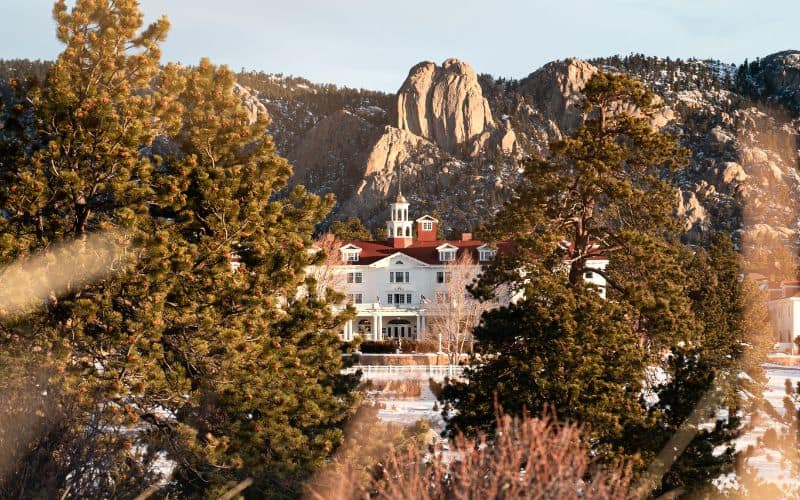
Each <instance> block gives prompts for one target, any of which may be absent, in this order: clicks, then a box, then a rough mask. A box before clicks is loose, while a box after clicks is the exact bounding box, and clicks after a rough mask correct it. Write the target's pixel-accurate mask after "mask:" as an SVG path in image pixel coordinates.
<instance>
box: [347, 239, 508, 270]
mask: <svg viewBox="0 0 800 500" xmlns="http://www.w3.org/2000/svg"><path fill="white" fill-rule="evenodd" d="M343 244H344V245H355V246H357V247H359V248H361V253H360V254H359V255H358V262H347V264H353V265H366V264H372V263H374V262H377V261H379V260H381V259H384V258H386V257H388V256H390V255H393V254H395V253H402V254H404V255H408V256H409V257H413V258H415V259H417V260H420V261H422V262H425V263H426V264H445V261H440V260H439V251H438V250H436V247H438V246H441V245H444V244H448V245H452V246H454V247H456V248H458V251H457V252H456V258H459V257H461V256H462V255H464V253H465V252H469V253H470V254H471V255H472V258H473V259H474V260H475V262H476V263H477V262H478V258H479V255H478V247H480V246H481V245H483V244H484V242H483V241H480V240H469V241H461V240H455V241H451V240H436V241H414V243H412V244H411V246H408V247H406V248H394V247H392V246H391V245H389V244H388V243H387V242H385V241H354V240H350V241H344V242H343ZM502 245H503V244H502V243H501V244H500V246H502Z"/></svg>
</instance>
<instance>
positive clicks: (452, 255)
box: [439, 250, 456, 262]
mask: <svg viewBox="0 0 800 500" xmlns="http://www.w3.org/2000/svg"><path fill="white" fill-rule="evenodd" d="M439 260H441V261H442V262H446V261H450V260H456V251H455V250H439Z"/></svg>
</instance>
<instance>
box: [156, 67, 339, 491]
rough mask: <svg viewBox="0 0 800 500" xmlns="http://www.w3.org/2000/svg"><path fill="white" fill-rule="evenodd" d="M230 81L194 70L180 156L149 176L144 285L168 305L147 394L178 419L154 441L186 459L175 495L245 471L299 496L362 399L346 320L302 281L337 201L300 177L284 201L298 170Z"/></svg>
mask: <svg viewBox="0 0 800 500" xmlns="http://www.w3.org/2000/svg"><path fill="white" fill-rule="evenodd" d="M234 83H235V81H234V77H233V74H232V73H231V72H230V71H229V70H228V69H227V68H224V67H223V68H215V67H214V66H212V65H211V64H210V63H209V62H208V61H202V62H201V63H200V65H199V66H198V67H197V68H196V69H193V70H190V71H189V72H188V74H187V76H186V88H185V90H184V91H183V93H182V94H181V95H180V97H179V99H178V100H179V102H180V104H181V105H182V106H183V108H184V109H185V110H186V118H185V120H184V123H183V125H182V127H181V129H180V131H179V132H178V133H177V134H176V135H175V142H176V145H177V147H178V149H179V150H180V152H181V154H180V155H177V156H172V157H169V158H168V159H166V161H165V164H164V169H163V171H162V172H161V173H160V175H159V176H158V178H157V179H156V180H155V181H154V183H155V185H156V186H157V189H158V191H159V193H160V195H161V200H160V206H159V214H158V215H159V218H158V220H159V227H158V229H157V234H158V235H160V236H161V237H162V238H163V239H164V240H165V241H166V246H167V248H168V253H167V255H166V256H165V257H164V258H155V259H153V260H152V264H151V265H152V267H153V270H152V271H151V273H154V274H156V275H158V276H159V280H158V282H156V283H154V284H153V287H152V288H151V289H150V291H149V293H148V294H149V295H150V296H152V297H153V299H152V300H151V302H152V306H153V309H154V310H156V308H157V307H158V304H159V303H163V304H165V306H164V307H163V308H162V309H161V310H158V313H159V317H161V318H163V323H164V326H163V329H162V330H161V333H160V336H159V337H153V338H151V339H150V343H151V344H150V345H151V346H152V347H149V348H148V350H149V351H151V354H149V356H155V357H156V359H158V362H159V364H160V365H162V366H164V367H168V368H167V369H166V370H165V372H164V375H165V380H164V382H163V384H162V385H161V386H156V387H153V388H152V389H151V390H152V391H153V395H152V396H151V397H152V398H153V399H154V400H160V399H161V398H171V399H172V401H173V404H175V408H176V415H177V421H178V423H177V426H174V427H173V426H171V425H170V422H169V419H165V420H164V421H160V422H158V423H157V428H158V429H159V430H161V431H162V432H159V433H158V435H157V436H155V437H156V438H157V440H158V441H159V442H160V443H161V444H162V445H163V446H164V447H165V448H166V449H167V450H168V451H169V453H170V455H171V456H172V457H173V458H174V459H175V460H176V462H177V463H178V468H177V470H176V473H175V480H176V482H175V484H174V488H175V491H176V493H180V494H182V495H187V494H190V495H195V494H198V495H199V494H202V495H211V496H213V495H215V494H220V493H221V492H222V491H224V490H225V489H226V488H228V487H230V486H231V485H233V484H236V482H238V481H241V480H243V479H245V478H247V477H250V478H252V479H253V480H254V484H253V486H252V487H251V488H250V489H249V490H248V492H249V493H250V494H252V495H255V496H258V497H264V496H275V497H291V496H296V495H297V494H298V492H299V488H300V484H301V482H302V480H303V479H304V478H306V477H307V476H308V475H309V474H310V473H311V472H312V471H313V470H314V469H315V468H316V467H317V466H319V465H320V464H321V462H322V460H323V459H324V458H325V457H326V456H328V455H329V454H330V453H331V452H332V451H333V450H334V449H335V448H336V447H337V446H338V444H339V443H340V441H341V439H342V434H341V427H342V426H343V424H344V422H345V420H346V419H347V418H348V416H349V415H350V414H351V412H352V411H353V404H354V400H353V397H352V395H351V390H352V388H353V384H352V383H350V381H349V379H347V378H345V377H342V376H341V375H340V374H339V372H340V371H341V368H342V361H341V348H340V341H339V338H338V331H339V330H340V329H341V326H342V321H343V318H342V317H336V316H334V314H333V312H332V310H331V309H330V307H329V305H328V303H329V300H330V299H332V298H333V295H330V294H328V295H322V296H320V295H318V294H317V287H316V286H315V284H314V283H313V282H312V281H308V280H306V277H305V271H306V269H307V268H308V266H309V265H311V264H314V263H316V260H315V259H316V257H313V256H312V254H311V253H310V252H309V249H310V246H311V244H312V240H311V235H312V233H313V230H314V227H315V225H316V224H318V223H319V222H320V221H321V220H322V219H323V218H324V217H325V216H326V215H327V213H328V211H329V210H330V209H331V207H332V206H333V199H332V198H331V197H330V196H329V197H326V198H319V197H317V196H314V195H310V194H307V193H306V192H305V191H304V190H303V189H302V187H298V188H296V189H294V190H293V191H292V192H291V193H290V194H289V195H288V196H287V197H286V198H280V199H278V198H275V194H276V193H278V192H280V191H282V190H283V189H284V188H285V186H286V184H287V181H288V179H289V177H290V175H291V167H290V166H289V164H288V163H287V162H286V160H284V159H283V158H280V157H279V156H278V155H277V154H276V153H275V147H274V145H273V143H272V140H271V139H270V138H269V137H268V136H265V135H264V130H265V128H266V125H267V123H266V118H265V117H263V116H262V117H261V118H260V119H259V121H257V122H256V123H254V124H248V117H247V113H246V112H245V110H244V109H243V107H242V106H241V104H240V103H239V102H238V101H237V97H236V96H235V95H234V94H233V86H234ZM234 254H235V255H236V256H238V257H239V267H238V268H237V269H236V272H234V273H232V272H231V256H232V255H234ZM154 418H156V417H154Z"/></svg>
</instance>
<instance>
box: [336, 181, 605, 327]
mask: <svg viewBox="0 0 800 500" xmlns="http://www.w3.org/2000/svg"><path fill="white" fill-rule="evenodd" d="M389 209H390V218H389V220H388V221H387V222H386V230H387V233H386V234H387V235H388V239H387V241H385V242H383V241H381V242H376V241H345V242H343V244H342V246H341V248H340V252H341V255H340V257H341V262H340V263H339V264H338V265H336V266H335V268H334V270H333V273H334V275H336V276H338V278H337V280H336V283H337V284H336V288H337V289H338V290H339V291H340V292H342V293H345V294H346V296H347V299H348V302H350V303H351V304H353V306H354V307H355V308H356V311H357V314H356V317H355V318H354V319H352V320H350V321H349V322H348V323H347V324H346V325H345V328H344V331H343V332H342V337H343V339H344V340H345V341H350V340H353V338H354V337H355V336H356V335H358V336H361V338H362V339H364V340H384V339H391V340H401V339H415V340H422V339H426V338H427V336H426V332H427V323H428V319H429V318H430V317H431V314H433V310H435V309H436V308H434V307H431V306H432V305H434V304H436V303H437V302H442V301H446V300H448V298H449V297H448V288H449V285H448V281H449V277H450V272H451V269H450V268H451V266H452V265H453V264H454V263H455V262H456V261H457V260H459V258H460V257H461V256H462V255H464V254H469V255H471V257H472V262H474V263H475V264H474V265H472V266H471V268H472V269H471V272H472V273H473V274H474V275H475V276H477V275H478V274H479V273H480V271H481V268H482V267H483V266H484V265H485V264H488V263H489V262H490V261H491V260H492V259H494V257H495V255H496V254H497V251H498V248H496V247H494V246H491V245H489V244H487V243H484V242H482V241H478V240H473V239H472V235H471V234H469V233H464V234H462V236H461V239H459V240H438V239H437V238H436V232H437V225H438V223H439V221H438V220H436V219H435V218H433V217H431V216H429V215H423V216H422V217H420V218H418V219H416V220H412V219H410V218H409V203H408V202H407V201H406V199H405V198H404V197H403V195H402V193H400V194H398V196H397V199H396V201H395V202H394V203H392V204H391V205H390V206H389ZM415 224H416V235H415V231H414V225H415ZM500 250H501V251H502V248H501V249H500ZM607 264H608V261H607V260H604V259H594V260H592V261H590V262H589V263H588V266H589V267H593V268H595V269H604V268H605V266H606V265H607ZM584 279H585V280H586V281H587V282H590V283H592V284H594V285H596V286H597V287H598V289H599V290H600V293H601V295H603V296H605V286H606V283H605V279H604V278H603V277H602V276H601V275H600V274H598V273H592V272H587V273H586V274H585V275H584Z"/></svg>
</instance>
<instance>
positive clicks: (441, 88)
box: [0, 51, 800, 269]
mask: <svg viewBox="0 0 800 500" xmlns="http://www.w3.org/2000/svg"><path fill="white" fill-rule="evenodd" d="M46 68H47V63H44V62H40V61H35V62H31V61H0V80H8V79H9V78H27V77H29V76H35V77H37V78H41V77H42V76H43V75H44V72H45V71H46ZM598 69H602V70H605V71H614V72H627V73H630V74H632V75H634V76H636V77H638V78H640V79H641V80H642V81H644V82H645V84H646V85H648V86H649V87H650V88H651V89H652V90H653V91H654V92H655V93H656V94H657V95H658V96H659V97H660V98H661V99H662V100H663V103H664V106H665V107H664V110H663V112H662V113H660V114H659V115H658V116H657V117H656V119H655V121H654V126H657V127H659V128H661V129H662V130H664V131H665V132H668V133H673V134H676V135H677V136H678V137H679V140H680V142H681V143H682V144H683V145H684V146H686V147H687V148H689V150H690V151H691V161H690V163H689V164H688V165H687V166H686V168H685V169H684V170H683V171H682V172H681V175H680V177H679V183H678V185H677V186H676V197H677V198H678V199H679V201H680V213H681V215H683V216H684V217H685V224H686V228H687V229H688V230H689V237H690V238H691V239H692V240H693V241H700V240H702V238H703V237H704V235H706V234H707V233H708V231H709V230H712V229H719V230H725V231H728V232H730V233H731V234H732V235H733V236H734V237H735V238H736V240H737V241H738V242H739V243H740V244H742V245H743V248H744V249H745V250H746V251H748V252H749V253H750V256H751V261H752V262H753V263H754V264H755V265H758V266H761V267H776V266H777V267H783V268H787V269H788V268H791V267H792V266H793V262H788V261H790V260H791V258H790V257H789V256H788V255H787V252H786V251H785V250H774V251H773V249H775V248H781V249H785V247H786V244H787V243H788V244H791V245H794V244H796V242H797V230H798V227H800V226H799V225H798V223H799V220H798V207H797V200H798V199H800V196H798V195H800V176H798V174H797V170H796V167H797V161H798V134H800V119H798V116H800V52H796V51H784V52H780V53H776V54H772V55H768V56H766V57H764V58H763V59H759V60H756V61H753V62H747V61H745V62H744V63H743V64H741V65H739V66H735V65H731V64H724V63H722V62H719V61H711V60H706V61H700V60H688V61H684V60H680V59H677V60H675V59H669V58H667V59H662V58H657V57H651V56H644V55H639V54H632V55H629V56H625V57H620V56H612V57H607V58H599V59H594V60H591V61H581V60H577V59H568V60H562V61H554V62H551V63H548V64H546V65H545V66H543V67H541V68H539V69H537V70H535V71H533V72H532V73H530V74H529V75H528V76H526V77H524V78H521V79H503V78H499V79H498V78H494V77H492V76H490V75H486V74H477V73H476V71H475V70H474V69H473V68H472V67H471V66H469V64H467V63H465V62H463V61H459V60H455V59H448V60H446V61H444V62H443V63H442V64H436V63H433V62H422V63H419V64H417V65H415V66H414V67H413V68H411V69H410V71H409V73H408V75H407V77H406V78H405V80H404V81H401V79H400V76H399V75H398V83H399V84H400V85H399V88H398V92H397V93H396V94H387V93H383V92H377V91H370V90H364V89H351V88H340V87H337V86H335V85H329V84H326V85H321V84H315V83H312V82H310V81H308V80H305V79H303V78H299V77H291V76H284V75H280V74H265V73H259V72H241V73H239V74H238V80H239V82H240V84H241V85H243V86H244V87H245V88H247V89H250V91H249V92H247V91H244V92H245V93H246V94H247V96H249V97H247V98H249V99H252V100H253V101H254V102H253V106H256V104H258V103H260V104H259V105H258V106H256V107H257V108H258V112H260V111H262V110H266V112H267V113H268V114H269V116H270V118H271V123H270V126H269V129H268V132H269V133H270V134H271V135H273V137H274V139H275V141H276V144H277V147H278V150H279V152H280V153H281V154H282V155H284V156H286V157H288V158H289V159H290V160H291V161H292V163H293V164H294V167H295V181H294V182H295V183H302V184H304V185H306V186H307V187H309V188H310V189H311V190H312V191H314V192H317V193H327V192H333V193H335V194H336V196H337V199H338V204H337V207H336V209H335V211H334V213H333V214H332V216H331V218H330V220H333V219H338V218H343V217H346V216H351V215H357V216H359V217H361V218H362V219H364V221H365V222H366V223H367V224H368V225H370V226H371V227H373V228H379V227H381V226H382V223H383V219H384V217H385V214H384V209H385V207H386V200H387V198H388V197H389V196H390V194H392V193H394V191H395V190H396V189H397V183H398V179H397V173H398V171H399V170H400V169H402V171H403V183H404V191H405V193H406V195H407V197H408V198H409V199H410V200H411V201H412V203H414V204H415V208H416V209H417V210H418V211H419V212H422V211H425V212H430V213H432V214H434V215H435V216H437V217H438V218H440V219H442V221H443V228H444V229H445V232H450V233H457V232H459V231H462V230H468V229H475V228H476V227H477V226H478V225H479V224H480V222H481V221H485V220H486V219H487V218H488V217H489V216H491V214H492V213H494V211H496V210H497V208H498V207H499V206H500V205H501V204H502V203H503V202H504V201H505V200H507V199H508V198H509V197H510V196H512V195H513V186H514V184H515V180H516V177H517V175H518V174H519V172H520V168H521V161H522V160H523V159H524V158H525V157H526V156H531V155H546V154H547V145H548V143H549V142H550V141H552V140H556V139H558V138H560V137H562V136H563V135H564V134H569V133H570V132H572V131H573V130H574V129H575V128H576V127H577V126H578V125H579V124H580V122H581V120H582V115H581V110H580V99H581V94H580V92H581V89H582V87H583V85H585V83H586V81H588V79H589V78H590V77H591V75H592V74H593V73H594V72H595V71H597V70H598ZM256 100H257V102H256ZM254 110H255V108H254ZM254 112H256V111H254ZM778 254H781V255H778ZM776 260H778V261H780V262H778V264H776V263H775V262H776Z"/></svg>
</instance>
